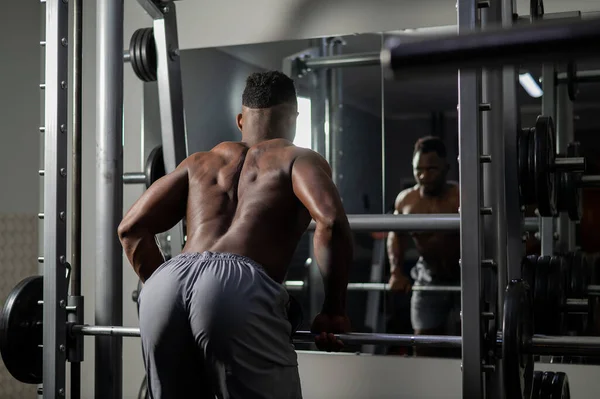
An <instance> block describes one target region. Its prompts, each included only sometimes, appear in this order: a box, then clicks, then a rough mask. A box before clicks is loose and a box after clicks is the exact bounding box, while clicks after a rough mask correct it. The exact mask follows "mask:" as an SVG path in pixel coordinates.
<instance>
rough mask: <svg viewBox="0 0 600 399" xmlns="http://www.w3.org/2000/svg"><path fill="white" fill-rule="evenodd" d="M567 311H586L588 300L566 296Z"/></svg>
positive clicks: (587, 309)
mask: <svg viewBox="0 0 600 399" xmlns="http://www.w3.org/2000/svg"><path fill="white" fill-rule="evenodd" d="M565 310H566V312H567V313H588V311H589V307H588V300H587V299H580V298H568V299H567V303H566V304H565Z"/></svg>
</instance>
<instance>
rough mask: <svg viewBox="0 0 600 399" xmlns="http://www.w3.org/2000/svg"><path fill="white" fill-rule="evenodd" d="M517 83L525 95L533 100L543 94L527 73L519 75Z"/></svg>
mask: <svg viewBox="0 0 600 399" xmlns="http://www.w3.org/2000/svg"><path fill="white" fill-rule="evenodd" d="M519 83H521V86H523V88H524V89H525V91H526V92H527V94H529V95H530V96H531V97H533V98H540V97H541V96H542V95H543V94H544V92H543V91H542V89H541V88H540V85H539V84H538V83H537V82H536V81H535V79H534V78H533V76H531V74H530V73H529V72H527V73H521V74H519Z"/></svg>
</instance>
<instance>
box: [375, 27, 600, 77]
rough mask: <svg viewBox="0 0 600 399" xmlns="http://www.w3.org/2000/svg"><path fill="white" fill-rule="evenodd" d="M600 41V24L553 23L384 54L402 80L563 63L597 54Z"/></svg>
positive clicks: (406, 47) (395, 49)
mask: <svg viewBox="0 0 600 399" xmlns="http://www.w3.org/2000/svg"><path fill="white" fill-rule="evenodd" d="M599 38H600V24H599V23H598V21H595V20H586V21H575V22H573V21H569V22H548V23H543V24H531V25H528V26H517V27H513V28H510V29H508V28H497V29H490V30H485V31H482V32H473V33H465V34H462V35H458V36H457V35H451V36H446V37H439V38H437V39H433V40H422V41H419V42H415V43H402V44H399V45H397V46H395V47H393V48H390V49H385V50H383V51H382V52H381V62H382V66H383V68H384V69H386V70H388V71H391V72H397V73H395V77H396V78H401V77H408V76H409V74H410V73H415V74H423V73H425V74H427V73H431V72H437V71H440V70H451V69H460V68H476V67H481V66H495V65H507V64H524V63H529V62H542V61H545V62H550V61H563V60H565V59H569V58H573V57H591V56H593V55H594V54H597V50H598V49H599V48H600V40H599Z"/></svg>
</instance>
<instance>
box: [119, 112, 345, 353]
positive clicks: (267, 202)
mask: <svg viewBox="0 0 600 399" xmlns="http://www.w3.org/2000/svg"><path fill="white" fill-rule="evenodd" d="M296 117H297V108H296V105H295V104H280V105H277V106H274V107H271V108H265V109H253V108H247V107H243V108H242V113H241V114H239V115H238V117H237V124H238V127H239V129H240V131H241V132H242V141H241V142H224V143H221V144H219V145H217V146H216V147H214V148H213V149H212V150H210V151H208V152H199V153H195V154H193V155H191V156H189V157H188V158H187V159H185V160H184V161H183V162H182V163H181V164H180V165H179V166H178V167H177V169H176V170H175V171H174V172H172V173H170V174H168V175H166V176H164V177H163V178H161V179H159V180H158V181H157V182H155V183H154V184H153V185H152V186H151V187H150V188H149V189H148V190H147V191H146V192H145V193H144V194H143V195H142V197H141V198H140V199H139V200H138V201H137V202H136V203H135V204H134V205H133V206H132V208H131V209H130V210H129V212H127V214H126V215H125V217H124V218H123V221H122V223H121V225H120V226H119V237H120V239H121V242H122V244H123V248H124V249H125V253H126V255H127V258H128V259H129V261H130V262H131V265H132V266H133V268H134V270H135V272H136V273H137V274H138V276H139V277H140V279H141V280H142V281H145V280H146V279H148V278H149V277H150V276H151V275H152V273H154V271H155V270H156V269H157V268H158V267H159V266H160V265H161V264H162V263H163V262H164V259H163V257H162V254H161V252H160V250H159V248H158V246H157V244H156V242H155V238H154V237H155V235H156V234H158V233H161V232H164V231H167V230H169V229H170V228H172V227H173V226H174V225H175V224H176V223H177V222H179V221H180V220H181V219H182V218H184V217H185V218H186V225H187V242H186V244H185V247H184V248H183V251H182V252H199V253H201V252H204V251H211V252H227V253H234V254H238V255H242V256H246V257H249V258H251V259H253V260H254V261H256V262H257V263H259V264H261V265H262V266H263V267H264V269H265V271H266V273H267V274H268V275H269V276H270V277H271V278H272V279H273V280H275V281H277V282H279V283H282V282H283V280H284V278H285V276H286V273H287V268H288V265H289V263H290V260H291V259H292V256H293V253H294V251H295V249H296V246H297V244H298V241H299V240H300V237H301V236H302V234H303V233H304V232H305V230H306V228H307V226H308V224H309V222H310V220H311V217H312V219H314V220H315V222H316V230H315V235H314V247H315V257H316V261H317V263H318V265H319V267H320V268H321V273H322V275H323V279H324V285H325V296H326V298H325V301H324V304H323V308H322V311H321V313H320V314H319V315H318V316H317V317H316V319H315V321H314V322H313V326H312V331H313V332H315V333H320V335H319V336H317V338H316V343H317V346H318V347H319V348H320V349H325V350H339V349H340V348H341V347H342V346H343V345H342V343H341V342H340V341H339V340H336V339H335V337H334V336H333V333H342V332H347V331H349V329H350V325H349V320H348V318H347V317H346V313H345V307H346V289H347V287H346V286H347V284H348V270H347V269H348V266H349V265H350V262H351V260H352V256H353V243H352V238H351V237H352V236H351V231H350V227H349V224H348V219H347V217H346V214H345V212H344V209H343V206H342V203H341V199H340V197H339V194H338V192H337V189H336V187H335V185H334V184H333V182H332V180H331V170H330V168H329V165H328V164H327V162H326V161H325V160H324V159H323V158H322V157H321V156H320V155H318V154H317V153H315V152H313V151H311V150H307V149H303V148H299V147H295V146H294V145H293V144H292V142H291V140H293V137H294V135H295V124H296ZM326 333H329V334H326Z"/></svg>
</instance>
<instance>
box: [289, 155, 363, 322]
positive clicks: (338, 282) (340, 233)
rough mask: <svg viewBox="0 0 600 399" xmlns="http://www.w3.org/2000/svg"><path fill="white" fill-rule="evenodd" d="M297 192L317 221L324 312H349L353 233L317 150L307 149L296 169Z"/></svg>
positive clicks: (294, 181)
mask: <svg viewBox="0 0 600 399" xmlns="http://www.w3.org/2000/svg"><path fill="white" fill-rule="evenodd" d="M292 186H293V190H294V194H295V195H296V197H297V198H298V199H299V200H300V202H302V204H303V205H304V206H305V207H306V209H307V210H308V211H309V213H310V215H311V216H312V218H313V219H314V220H315V222H316V229H315V235H314V252H315V258H316V261H317V264H318V265H319V268H320V270H321V274H322V276H323V280H324V285H325V303H324V304H323V311H322V313H325V314H330V315H345V311H346V291H347V286H348V269H349V267H350V263H351V262H352V259H353V250H354V248H353V242H352V232H351V230H350V225H349V223H348V218H347V216H346V213H345V211H344V207H343V205H342V200H341V198H340V196H339V193H338V191H337V188H336V187H335V184H333V181H332V180H331V169H330V168H329V165H328V164H327V162H326V161H325V160H324V159H323V158H322V157H321V156H320V155H318V154H317V153H314V152H307V153H306V154H305V155H302V156H300V157H298V158H297V159H296V161H295V162H294V166H293V168H292Z"/></svg>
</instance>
